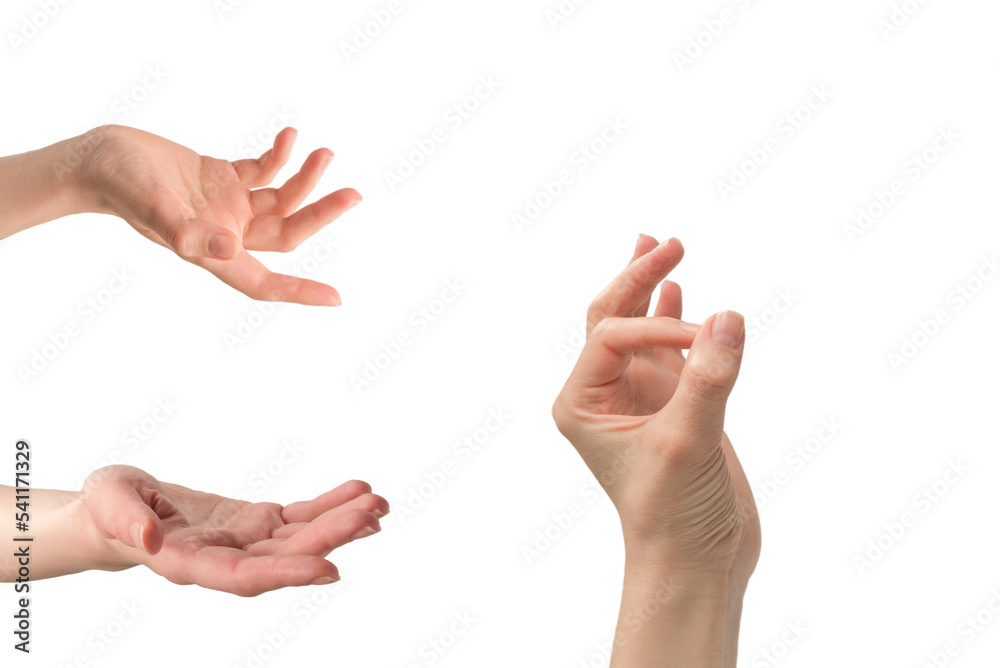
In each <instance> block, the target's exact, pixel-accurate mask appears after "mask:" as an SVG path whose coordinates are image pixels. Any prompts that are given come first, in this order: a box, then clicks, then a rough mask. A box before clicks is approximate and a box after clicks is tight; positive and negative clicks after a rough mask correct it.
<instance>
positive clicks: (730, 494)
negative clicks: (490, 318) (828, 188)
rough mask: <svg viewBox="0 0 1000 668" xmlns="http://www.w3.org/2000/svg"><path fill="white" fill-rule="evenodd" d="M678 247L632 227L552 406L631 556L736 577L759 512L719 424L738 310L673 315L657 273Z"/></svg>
mask: <svg viewBox="0 0 1000 668" xmlns="http://www.w3.org/2000/svg"><path fill="white" fill-rule="evenodd" d="M683 253H684V251H683V248H682V247H681V244H680V242H678V241H677V240H675V239H671V240H669V241H667V242H664V243H663V244H657V243H656V240H654V239H652V238H651V237H648V236H642V237H640V239H639V241H638V243H637V246H636V250H635V255H634V256H633V259H632V261H631V262H630V263H629V265H628V267H627V268H626V269H625V270H624V271H623V272H622V273H621V274H619V276H618V277H617V278H616V279H615V280H614V281H612V283H611V284H610V285H609V286H608V287H607V288H606V289H605V290H604V291H603V292H602V293H601V294H600V295H598V297H597V298H596V299H595V300H594V302H593V303H592V304H591V306H590V309H589V311H588V314H587V343H586V345H585V346H584V349H583V351H582V352H581V354H580V359H579V361H578V362H577V364H576V367H575V368H574V369H573V372H572V374H571V375H570V377H569V380H567V381H566V385H565V386H564V387H563V389H562V392H561V393H560V394H559V396H558V398H557V399H556V401H555V404H554V405H553V409H552V412H553V416H554V418H555V421H556V424H557V426H558V427H559V430H560V431H561V432H562V433H563V435H565V436H566V437H567V438H568V439H569V441H570V442H571V443H572V444H573V445H574V446H575V447H576V449H577V451H578V452H579V453H580V455H581V456H582V457H583V459H584V461H585V462H586V463H587V465H588V466H589V467H590V469H591V471H592V472H593V473H594V475H595V476H596V477H597V479H598V481H600V483H601V484H602V486H603V487H604V489H605V490H606V491H607V493H608V495H609V496H610V498H611V500H612V502H613V503H614V504H615V507H616V508H617V510H618V513H619V515H620V517H621V523H622V530H623V533H624V536H625V547H626V553H627V557H628V559H629V560H630V561H631V562H632V563H640V564H648V565H650V567H652V568H660V567H669V570H670V572H672V573H677V572H689V573H714V574H725V575H726V577H728V578H732V579H734V580H736V581H738V582H742V583H743V585H744V586H745V582H746V580H748V579H749V577H750V574H751V573H752V572H753V569H754V567H755V565H756V563H757V558H758V556H759V553H760V523H759V520H758V516H757V509H756V505H755V504H754V500H753V494H752V493H751V490H750V486H749V484H748V482H747V479H746V476H745V475H744V473H743V469H742V467H741V466H740V463H739V460H738V459H737V457H736V453H735V451H734V450H733V447H732V444H731V443H730V441H729V439H728V437H727V436H726V434H725V433H724V431H723V420H724V417H725V408H726V400H727V398H728V396H729V393H730V391H731V390H732V388H733V385H734V384H735V382H736V377H737V374H738V373H739V367H740V360H741V358H742V354H743V338H744V325H743V319H742V317H741V316H739V315H738V314H735V313H731V312H724V313H720V314H716V315H714V316H712V317H711V318H709V319H708V320H707V321H706V322H705V323H704V324H703V325H701V326H699V325H693V324H689V323H684V322H682V321H680V320H679V319H680V317H681V290H680V287H679V286H678V285H677V284H676V283H674V282H672V281H664V279H665V277H666V276H667V274H668V273H669V272H670V271H671V270H673V269H674V267H676V266H677V264H678V263H679V262H680V260H681V258H682V256H683ZM661 281H663V285H662V288H661V290H660V295H659V299H658V303H657V305H656V309H655V312H654V317H652V318H647V317H646V315H647V312H648V310H649V306H650V301H651V296H652V293H653V291H654V289H655V288H656V286H657V285H658V284H659V283H660V282H661ZM684 348H690V349H691V350H690V353H689V355H688V356H687V358H686V359H685V357H684V355H683V353H682V352H681V350H680V349H684Z"/></svg>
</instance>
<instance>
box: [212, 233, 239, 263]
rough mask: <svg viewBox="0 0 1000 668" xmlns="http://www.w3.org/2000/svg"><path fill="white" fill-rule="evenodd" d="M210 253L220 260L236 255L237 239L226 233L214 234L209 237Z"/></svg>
mask: <svg viewBox="0 0 1000 668" xmlns="http://www.w3.org/2000/svg"><path fill="white" fill-rule="evenodd" d="M208 254H209V255H211V256H212V257H215V258H218V259H220V260H230V259H232V258H234V257H236V241H235V240H234V239H233V238H232V237H229V236H226V235H225V234H213V235H212V236H210V237H209V238H208Z"/></svg>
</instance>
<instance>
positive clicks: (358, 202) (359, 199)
mask: <svg viewBox="0 0 1000 668" xmlns="http://www.w3.org/2000/svg"><path fill="white" fill-rule="evenodd" d="M361 201H362V198H360V197H359V198H358V199H356V200H354V201H353V202H351V203H350V204H349V205H348V207H347V208H348V210H350V209H353V208H354V207H356V206H357V205H359V204H361Z"/></svg>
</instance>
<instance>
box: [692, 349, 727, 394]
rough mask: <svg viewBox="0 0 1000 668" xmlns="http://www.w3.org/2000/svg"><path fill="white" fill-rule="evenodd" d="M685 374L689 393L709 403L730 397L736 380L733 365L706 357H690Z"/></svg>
mask: <svg viewBox="0 0 1000 668" xmlns="http://www.w3.org/2000/svg"><path fill="white" fill-rule="evenodd" d="M684 373H685V375H686V378H685V380H686V383H685V387H686V389H687V390H688V392H690V393H691V394H693V395H695V396H696V397H699V398H701V399H706V400H709V401H720V400H724V399H725V398H726V397H728V396H729V392H730V391H731V390H732V386H733V383H734V382H735V380H736V377H735V376H736V374H735V370H734V369H733V368H732V365H727V364H725V363H724V362H723V361H721V360H718V359H706V358H704V357H696V358H695V359H691V358H690V357H689V358H688V360H687V362H686V363H685V365H684Z"/></svg>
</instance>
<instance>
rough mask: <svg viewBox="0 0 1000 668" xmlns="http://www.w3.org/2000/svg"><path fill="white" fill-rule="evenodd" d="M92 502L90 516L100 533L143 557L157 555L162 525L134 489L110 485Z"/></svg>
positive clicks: (123, 484)
mask: <svg viewBox="0 0 1000 668" xmlns="http://www.w3.org/2000/svg"><path fill="white" fill-rule="evenodd" d="M95 501H96V503H94V504H92V508H91V514H92V515H93V517H94V524H95V525H96V526H97V528H98V529H99V530H100V531H101V532H102V533H104V534H106V535H110V536H113V537H114V538H117V539H118V540H119V541H121V542H122V543H123V544H125V545H128V546H129V547H134V548H136V549H139V550H142V551H143V552H145V553H146V554H156V553H157V552H159V551H160V548H161V547H163V523H162V522H160V518H159V517H157V515H156V513H154V512H153V509H152V508H150V507H149V505H148V504H147V503H146V502H145V501H144V500H143V498H142V496H141V495H140V494H139V492H138V490H136V488H135V487H134V486H133V485H131V484H129V483H128V482H127V481H124V480H113V481H109V482H108V483H107V484H106V485H104V489H102V490H101V494H100V496H99V497H98V498H97V499H95Z"/></svg>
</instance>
